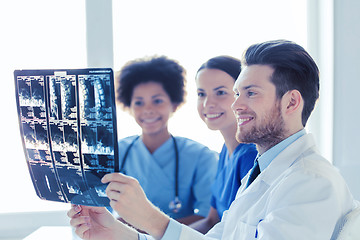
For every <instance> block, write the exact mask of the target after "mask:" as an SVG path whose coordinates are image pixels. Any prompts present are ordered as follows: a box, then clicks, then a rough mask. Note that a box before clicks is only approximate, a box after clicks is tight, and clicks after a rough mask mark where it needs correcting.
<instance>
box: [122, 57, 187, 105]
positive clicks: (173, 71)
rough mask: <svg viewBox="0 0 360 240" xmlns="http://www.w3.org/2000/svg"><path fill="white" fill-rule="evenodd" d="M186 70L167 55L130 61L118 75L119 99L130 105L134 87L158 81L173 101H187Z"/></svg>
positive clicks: (177, 102)
mask: <svg viewBox="0 0 360 240" xmlns="http://www.w3.org/2000/svg"><path fill="white" fill-rule="evenodd" d="M185 74H186V71H185V69H184V68H183V67H182V66H181V65H179V63H178V62H177V61H175V60H172V59H169V58H167V57H165V56H160V57H157V56H153V57H145V58H139V59H135V60H132V61H129V62H128V63H127V64H125V66H124V67H123V68H122V69H121V70H120V73H119V74H118V76H117V77H116V81H117V100H118V101H119V102H120V103H122V104H123V105H124V107H130V104H131V98H132V94H133V90H134V88H135V87H136V86H137V85H139V84H142V83H148V82H156V83H159V84H161V85H162V87H163V88H164V90H165V91H166V93H167V94H168V95H169V97H170V100H171V102H172V103H175V104H177V105H181V104H182V103H184V102H185V95H186V91H185V85H186V79H185Z"/></svg>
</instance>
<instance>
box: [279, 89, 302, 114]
mask: <svg viewBox="0 0 360 240" xmlns="http://www.w3.org/2000/svg"><path fill="white" fill-rule="evenodd" d="M283 104H284V105H285V106H284V107H285V108H284V110H285V113H286V114H292V113H293V112H295V111H299V110H300V111H302V106H303V99H302V96H301V93H300V92H299V91H298V90H295V89H294V90H291V91H288V92H287V93H285V94H284V96H283Z"/></svg>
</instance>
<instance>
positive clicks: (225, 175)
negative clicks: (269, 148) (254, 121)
mask: <svg viewBox="0 0 360 240" xmlns="http://www.w3.org/2000/svg"><path fill="white" fill-rule="evenodd" d="M256 156H257V150H256V146H255V145H254V144H245V143H241V144H239V145H238V146H237V147H236V149H235V151H234V152H233V154H232V155H231V156H229V151H228V149H227V147H226V146H225V144H224V146H223V148H222V150H221V152H220V156H219V164H218V170H217V173H216V179H215V182H214V184H213V186H212V197H211V206H212V207H213V208H215V209H216V210H217V212H218V214H219V218H220V219H221V217H222V215H223V212H224V211H225V210H227V209H229V207H230V205H231V203H232V202H233V201H234V199H235V197H236V193H237V191H238V189H239V187H240V185H241V179H242V178H243V177H244V176H245V175H246V174H247V173H248V171H249V170H250V169H251V168H252V167H253V165H254V160H255V158H256Z"/></svg>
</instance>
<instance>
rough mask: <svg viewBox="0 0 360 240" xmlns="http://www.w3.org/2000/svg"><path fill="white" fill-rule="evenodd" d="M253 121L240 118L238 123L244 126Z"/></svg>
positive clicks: (249, 118)
mask: <svg viewBox="0 0 360 240" xmlns="http://www.w3.org/2000/svg"><path fill="white" fill-rule="evenodd" d="M253 119H254V118H253V117H248V118H238V119H237V122H238V125H243V124H246V123H248V122H250V121H251V120H253Z"/></svg>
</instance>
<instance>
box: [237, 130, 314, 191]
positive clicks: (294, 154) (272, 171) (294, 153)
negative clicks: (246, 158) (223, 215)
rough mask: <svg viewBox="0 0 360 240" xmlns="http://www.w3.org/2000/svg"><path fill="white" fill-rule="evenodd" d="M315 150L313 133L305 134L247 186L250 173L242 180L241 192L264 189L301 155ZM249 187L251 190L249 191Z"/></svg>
mask: <svg viewBox="0 0 360 240" xmlns="http://www.w3.org/2000/svg"><path fill="white" fill-rule="evenodd" d="M314 151H316V150H315V141H314V137H313V135H312V134H309V133H307V134H305V135H303V136H301V137H300V138H298V139H297V140H296V141H294V142H293V143H292V144H290V145H289V146H288V147H286V148H285V149H284V150H283V151H282V152H280V153H279V154H278V155H277V156H276V157H275V158H274V159H273V160H272V161H271V163H270V165H269V166H268V167H267V168H266V169H265V170H264V171H262V172H261V173H260V175H259V176H258V177H257V178H256V179H255V180H254V182H253V183H252V184H251V185H250V186H249V187H248V188H246V187H245V186H246V183H247V181H248V178H249V173H248V174H247V175H246V176H245V177H244V178H243V179H242V180H241V187H240V189H239V192H238V195H239V193H241V192H244V193H245V194H246V192H257V191H262V190H263V189H264V187H265V186H271V185H272V183H273V182H274V181H275V180H276V179H277V178H278V177H279V176H280V175H281V174H282V173H283V172H285V171H286V170H287V169H288V168H289V167H290V166H291V165H293V164H294V163H295V162H296V161H297V160H298V159H299V158H300V157H304V156H305V155H308V154H310V153H313V152H314ZM248 189H249V191H248Z"/></svg>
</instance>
